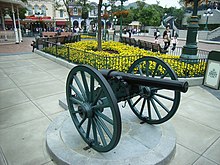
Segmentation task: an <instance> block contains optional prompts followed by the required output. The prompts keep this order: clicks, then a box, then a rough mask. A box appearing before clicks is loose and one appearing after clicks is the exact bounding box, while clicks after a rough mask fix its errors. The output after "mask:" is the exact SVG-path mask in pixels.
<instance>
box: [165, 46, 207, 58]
mask: <svg viewBox="0 0 220 165" xmlns="http://www.w3.org/2000/svg"><path fill="white" fill-rule="evenodd" d="M182 49H183V48H182V47H176V48H175V50H174V51H173V50H172V46H170V47H169V49H168V52H167V54H169V55H175V56H180V55H181V54H182ZM208 55H209V51H207V50H201V49H198V52H197V56H198V58H208Z"/></svg>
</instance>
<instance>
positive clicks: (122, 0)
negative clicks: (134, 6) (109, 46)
mask: <svg viewBox="0 0 220 165" xmlns="http://www.w3.org/2000/svg"><path fill="white" fill-rule="evenodd" d="M125 1H127V0H120V2H121V8H120V10H121V12H122V10H123V3H124V2H125ZM120 38H122V13H121V14H120Z"/></svg>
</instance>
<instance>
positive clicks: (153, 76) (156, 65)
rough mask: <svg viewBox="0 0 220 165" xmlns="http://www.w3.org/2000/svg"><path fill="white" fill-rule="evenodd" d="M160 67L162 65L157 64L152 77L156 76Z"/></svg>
mask: <svg viewBox="0 0 220 165" xmlns="http://www.w3.org/2000/svg"><path fill="white" fill-rule="evenodd" d="M159 65H160V64H158V63H157V64H156V66H155V68H154V72H153V74H152V77H154V76H155V75H156V72H157V69H158V67H159Z"/></svg>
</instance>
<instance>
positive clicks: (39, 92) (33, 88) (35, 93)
mask: <svg viewBox="0 0 220 165" xmlns="http://www.w3.org/2000/svg"><path fill="white" fill-rule="evenodd" d="M21 89H22V90H23V91H24V92H25V93H26V94H27V96H28V97H29V98H30V99H32V100H34V99H39V98H43V97H47V96H51V95H55V94H59V93H63V92H64V91H65V85H64V84H63V83H61V82H60V81H57V80H54V81H47V82H42V83H40V84H33V85H28V86H22V87H21Z"/></svg>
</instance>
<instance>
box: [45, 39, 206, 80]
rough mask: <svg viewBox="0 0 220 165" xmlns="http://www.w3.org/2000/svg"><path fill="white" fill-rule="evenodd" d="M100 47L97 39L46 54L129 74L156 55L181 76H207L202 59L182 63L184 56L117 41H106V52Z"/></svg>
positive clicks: (59, 47) (103, 44)
mask: <svg viewBox="0 0 220 165" xmlns="http://www.w3.org/2000/svg"><path fill="white" fill-rule="evenodd" d="M97 46H98V43H97V41H95V40H87V41H86V40H84V41H80V42H75V43H68V44H66V45H65V46H58V47H57V48H56V47H47V48H44V51H45V52H48V53H50V54H54V55H56V56H60V57H62V58H65V59H68V60H70V61H72V62H73V63H78V64H79V63H80V64H88V65H91V66H93V67H95V68H97V69H102V68H106V69H114V70H118V71H123V72H127V71H128V69H129V67H130V66H131V64H132V63H133V62H134V61H135V60H137V59H139V58H141V57H144V56H155V57H158V58H161V59H163V60H164V61H165V62H167V63H168V64H169V65H170V66H171V67H172V69H173V70H174V71H175V72H176V74H177V75H178V77H198V76H203V75H204V72H205V67H206V60H199V61H198V62H197V63H196V64H190V63H185V62H182V61H181V60H180V56H173V55H167V54H160V53H154V52H150V51H146V50H143V49H139V48H137V47H133V46H128V45H125V44H123V43H119V42H114V41H108V42H102V51H97ZM151 65H154V64H151ZM152 67H153V66H152Z"/></svg>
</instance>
